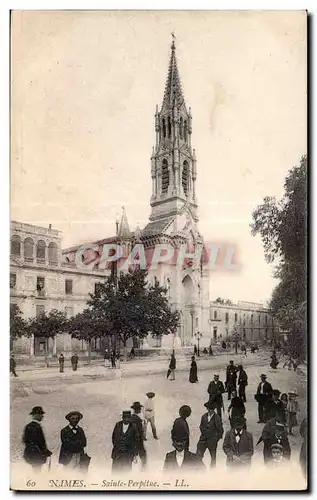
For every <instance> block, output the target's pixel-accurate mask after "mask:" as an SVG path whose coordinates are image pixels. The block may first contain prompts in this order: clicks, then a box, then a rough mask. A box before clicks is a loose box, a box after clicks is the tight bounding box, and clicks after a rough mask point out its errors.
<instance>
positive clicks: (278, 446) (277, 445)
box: [271, 443, 284, 451]
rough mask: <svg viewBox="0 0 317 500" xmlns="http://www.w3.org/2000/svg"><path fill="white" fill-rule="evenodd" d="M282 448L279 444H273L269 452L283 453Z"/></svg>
mask: <svg viewBox="0 0 317 500" xmlns="http://www.w3.org/2000/svg"><path fill="white" fill-rule="evenodd" d="M283 449H284V448H283V446H282V445H281V444H278V443H274V444H272V445H271V450H279V451H283Z"/></svg>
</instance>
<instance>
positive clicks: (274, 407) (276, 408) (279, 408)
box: [264, 389, 286, 423]
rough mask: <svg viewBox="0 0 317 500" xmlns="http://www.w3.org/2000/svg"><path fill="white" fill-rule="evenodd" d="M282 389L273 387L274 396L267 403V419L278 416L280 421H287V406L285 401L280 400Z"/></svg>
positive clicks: (265, 408) (265, 413) (265, 407)
mask: <svg viewBox="0 0 317 500" xmlns="http://www.w3.org/2000/svg"><path fill="white" fill-rule="evenodd" d="M280 394H281V391H279V390H278V389H273V392H272V396H271V398H270V399H268V401H267V402H266V403H265V406H264V415H265V419H266V421H268V420H270V419H271V418H277V419H278V420H279V421H280V422H283V423H285V422H286V414H285V407H284V405H283V402H282V401H281V400H280Z"/></svg>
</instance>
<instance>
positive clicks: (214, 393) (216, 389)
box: [207, 374, 225, 419]
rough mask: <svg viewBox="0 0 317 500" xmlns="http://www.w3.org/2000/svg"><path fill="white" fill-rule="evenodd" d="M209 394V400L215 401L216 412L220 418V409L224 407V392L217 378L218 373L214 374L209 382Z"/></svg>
mask: <svg viewBox="0 0 317 500" xmlns="http://www.w3.org/2000/svg"><path fill="white" fill-rule="evenodd" d="M207 392H208V394H209V401H210V402H215V403H216V410H217V414H218V415H219V417H220V419H222V415H221V410H222V409H223V408H224V406H223V399H222V395H223V393H224V392H225V388H224V385H223V382H221V381H220V380H219V375H218V374H215V375H214V380H213V381H212V382H210V384H209V386H208V390H207Z"/></svg>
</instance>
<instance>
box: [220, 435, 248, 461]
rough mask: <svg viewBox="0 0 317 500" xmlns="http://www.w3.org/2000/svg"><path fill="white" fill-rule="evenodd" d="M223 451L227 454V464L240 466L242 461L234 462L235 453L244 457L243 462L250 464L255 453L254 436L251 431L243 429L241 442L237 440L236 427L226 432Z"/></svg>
mask: <svg viewBox="0 0 317 500" xmlns="http://www.w3.org/2000/svg"><path fill="white" fill-rule="evenodd" d="M222 449H223V451H224V452H225V454H226V455H227V465H230V466H238V465H241V464H242V463H239V462H234V461H233V459H232V456H233V455H238V456H239V457H242V458H243V464H245V465H250V464H251V458H252V456H253V453H254V447H253V436H252V434H251V433H250V432H248V431H246V430H245V429H243V431H242V434H241V437H240V441H239V443H237V442H236V435H235V431H234V429H231V430H230V431H227V432H226V435H225V438H224V440H223V446H222Z"/></svg>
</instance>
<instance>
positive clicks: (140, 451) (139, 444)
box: [131, 401, 146, 469]
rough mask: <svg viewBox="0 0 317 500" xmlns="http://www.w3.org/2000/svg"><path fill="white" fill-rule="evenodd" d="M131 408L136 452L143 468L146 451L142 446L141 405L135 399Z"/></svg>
mask: <svg viewBox="0 0 317 500" xmlns="http://www.w3.org/2000/svg"><path fill="white" fill-rule="evenodd" d="M131 408H132V410H133V411H134V413H133V414H132V416H131V421H132V422H133V423H134V424H135V425H136V428H137V429H138V439H137V454H138V455H139V457H140V459H141V462H142V468H143V469H144V468H145V466H146V451H145V448H144V434H143V432H144V430H143V422H142V419H141V418H140V413H141V409H142V408H143V406H142V405H141V404H140V403H139V401H135V402H134V403H133V405H132V406H131Z"/></svg>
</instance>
